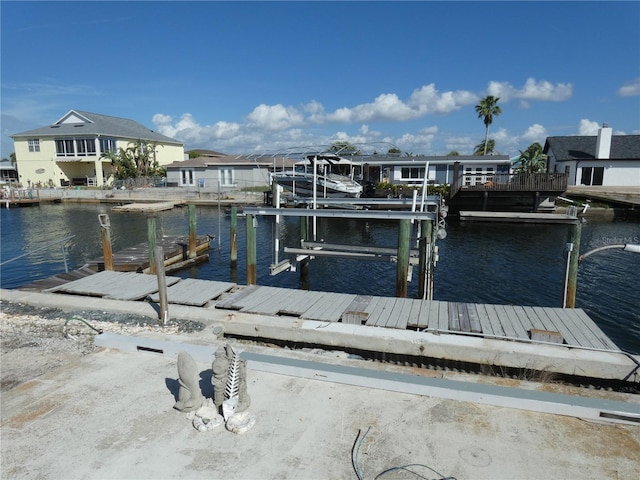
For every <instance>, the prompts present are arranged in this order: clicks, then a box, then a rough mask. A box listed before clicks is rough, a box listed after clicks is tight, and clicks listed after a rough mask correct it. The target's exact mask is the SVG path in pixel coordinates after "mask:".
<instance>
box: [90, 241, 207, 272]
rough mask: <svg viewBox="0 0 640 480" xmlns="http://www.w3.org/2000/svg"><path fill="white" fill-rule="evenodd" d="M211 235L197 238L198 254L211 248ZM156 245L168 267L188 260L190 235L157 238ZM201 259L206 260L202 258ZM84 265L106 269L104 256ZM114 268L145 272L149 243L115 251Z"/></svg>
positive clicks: (146, 269) (93, 268) (119, 270)
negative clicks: (160, 249)
mask: <svg viewBox="0 0 640 480" xmlns="http://www.w3.org/2000/svg"><path fill="white" fill-rule="evenodd" d="M210 241H211V237H209V236H206V235H200V236H198V237H197V238H196V254H197V255H199V256H200V257H202V256H203V255H202V254H203V253H204V252H206V251H208V250H209V242H210ZM156 245H157V246H159V247H162V249H163V253H164V264H165V266H167V267H170V266H171V265H174V264H178V263H181V262H186V261H188V260H189V258H188V253H189V252H188V250H189V237H188V236H177V237H176V236H163V237H160V238H158V239H157V242H156ZM207 259H208V257H207ZM201 260H206V259H203V258H201ZM84 267H86V268H89V269H91V270H94V271H96V272H99V271H102V270H104V269H105V268H104V257H98V258H96V259H94V260H91V261H89V262H87V264H85V265H84ZM113 269H114V270H115V271H117V272H145V271H148V270H149V245H148V243H139V244H137V245H134V246H132V247H129V248H126V249H124V250H120V251H118V252H114V253H113Z"/></svg>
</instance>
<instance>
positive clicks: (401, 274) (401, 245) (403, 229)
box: [396, 220, 411, 298]
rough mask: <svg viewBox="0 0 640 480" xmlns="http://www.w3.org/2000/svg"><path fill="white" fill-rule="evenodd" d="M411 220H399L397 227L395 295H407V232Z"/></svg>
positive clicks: (409, 228) (404, 296)
mask: <svg viewBox="0 0 640 480" xmlns="http://www.w3.org/2000/svg"><path fill="white" fill-rule="evenodd" d="M410 232H411V220H400V227H399V229H398V265H397V269H396V297H401V298H406V296H407V275H408V274H409V236H410V235H409V234H410Z"/></svg>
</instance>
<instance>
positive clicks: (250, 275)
mask: <svg viewBox="0 0 640 480" xmlns="http://www.w3.org/2000/svg"><path fill="white" fill-rule="evenodd" d="M246 219H247V220H246V221H247V233H246V235H247V285H255V284H256V283H257V281H258V278H257V270H258V265H257V254H256V217H255V215H250V214H248V215H247V217H246Z"/></svg>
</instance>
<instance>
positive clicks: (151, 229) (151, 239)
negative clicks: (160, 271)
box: [147, 215, 164, 274]
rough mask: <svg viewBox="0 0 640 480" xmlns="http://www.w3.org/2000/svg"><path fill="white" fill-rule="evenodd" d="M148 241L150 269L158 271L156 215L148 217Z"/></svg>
mask: <svg viewBox="0 0 640 480" xmlns="http://www.w3.org/2000/svg"><path fill="white" fill-rule="evenodd" d="M147 243H148V245H149V270H150V271H151V273H152V274H153V273H156V272H155V268H156V266H155V250H156V244H157V237H156V216H155V215H149V216H148V217H147ZM162 261H163V262H164V258H163V259H162Z"/></svg>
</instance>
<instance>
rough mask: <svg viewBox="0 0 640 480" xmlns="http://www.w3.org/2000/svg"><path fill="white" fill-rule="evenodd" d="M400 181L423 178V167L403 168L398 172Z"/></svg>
mask: <svg viewBox="0 0 640 480" xmlns="http://www.w3.org/2000/svg"><path fill="white" fill-rule="evenodd" d="M400 178H401V179H402V180H415V179H423V178H424V167H404V168H402V169H401V171H400Z"/></svg>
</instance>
